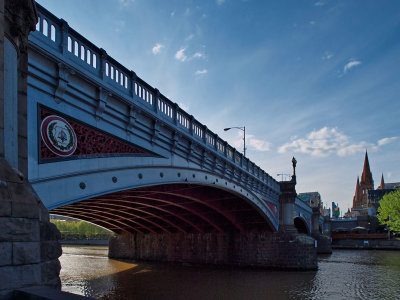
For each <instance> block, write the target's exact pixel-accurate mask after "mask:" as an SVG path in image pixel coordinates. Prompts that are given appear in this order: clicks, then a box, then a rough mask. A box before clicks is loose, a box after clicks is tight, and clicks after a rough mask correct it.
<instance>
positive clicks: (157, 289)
mask: <svg viewBox="0 0 400 300" xmlns="http://www.w3.org/2000/svg"><path fill="white" fill-rule="evenodd" d="M315 274H316V272H315V271H312V272H280V271H271V270H260V269H256V270H251V269H248V268H246V269H237V268H219V267H205V266H182V265H168V264H151V263H145V264H143V263H141V264H140V265H138V266H137V267H134V268H131V269H129V270H126V271H122V272H119V273H115V274H112V275H108V276H104V277H100V278H96V279H92V280H90V281H88V286H90V287H91V289H92V290H99V288H101V287H105V286H110V282H112V284H111V286H112V288H111V289H107V290H103V291H102V292H100V293H97V294H96V295H92V296H94V297H98V298H101V299H291V298H292V299H294V298H293V297H292V296H291V295H290V290H291V289H293V287H294V286H298V287H301V286H302V287H304V286H305V285H307V284H308V283H309V282H312V281H313V278H314V277H315ZM289 287H291V288H289Z"/></svg>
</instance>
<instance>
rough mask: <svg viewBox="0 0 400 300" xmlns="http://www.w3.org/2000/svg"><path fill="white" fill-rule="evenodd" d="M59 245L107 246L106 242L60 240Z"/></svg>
mask: <svg viewBox="0 0 400 300" xmlns="http://www.w3.org/2000/svg"><path fill="white" fill-rule="evenodd" d="M60 243H61V245H85V246H92V245H93V246H108V239H107V240H60Z"/></svg>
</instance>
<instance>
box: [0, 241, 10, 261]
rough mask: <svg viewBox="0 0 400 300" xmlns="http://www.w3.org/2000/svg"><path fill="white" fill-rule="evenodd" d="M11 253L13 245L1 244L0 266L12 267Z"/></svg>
mask: <svg viewBox="0 0 400 300" xmlns="http://www.w3.org/2000/svg"><path fill="white" fill-rule="evenodd" d="M11 253H12V244H11V242H3V243H0V266H6V265H11V263H12V261H11Z"/></svg>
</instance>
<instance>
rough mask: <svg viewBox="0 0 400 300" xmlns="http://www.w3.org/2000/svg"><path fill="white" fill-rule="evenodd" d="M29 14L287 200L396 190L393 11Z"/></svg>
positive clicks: (298, 5) (397, 51)
mask: <svg viewBox="0 0 400 300" xmlns="http://www.w3.org/2000/svg"><path fill="white" fill-rule="evenodd" d="M37 2H38V3H40V4H42V5H43V6H44V7H46V8H47V9H48V10H50V11H51V12H52V13H53V14H55V15H56V16H58V17H59V18H63V19H65V20H66V21H67V22H68V23H69V25H70V26H71V27H73V28H74V29H76V30H77V31H78V32H80V33H81V34H82V35H83V36H85V37H86V38H88V39H89V40H90V41H92V42H93V43H94V44H95V45H97V46H98V47H102V48H104V49H105V50H106V51H107V53H108V54H109V55H111V56H112V57H114V58H115V59H116V60H117V61H119V62H120V63H122V64H123V65H125V66H126V67H127V68H129V69H132V70H133V71H135V72H136V74H137V75H138V76H140V77H141V78H142V79H144V80H145V81H147V82H148V83H149V84H151V85H152V86H153V87H156V88H158V89H159V90H160V92H161V93H163V94H164V95H166V96H167V97H169V98H170V99H171V100H172V101H174V102H177V103H179V105H180V106H181V107H182V108H184V109H186V110H187V111H188V112H189V113H190V114H192V115H194V116H195V118H196V119H197V120H199V121H200V122H202V123H203V124H205V125H207V126H208V128H210V129H211V130H212V131H214V132H215V133H217V134H219V136H220V137H222V138H223V139H225V140H227V141H228V142H229V143H230V144H232V145H234V146H235V147H236V148H237V149H238V150H242V148H243V146H242V137H241V133H242V132H241V131H240V130H230V131H228V132H224V131H223V128H225V127H231V126H246V142H247V145H248V147H247V156H248V157H249V158H250V159H251V160H252V161H254V162H255V163H256V164H257V165H259V166H260V167H262V168H263V169H264V170H265V171H266V172H268V173H269V174H270V175H272V176H273V177H274V178H276V179H279V178H278V176H277V174H278V173H291V162H290V160H291V157H292V156H293V155H294V156H295V157H296V159H297V161H298V164H297V173H298V174H297V175H298V177H297V180H298V185H297V192H308V191H319V192H320V194H321V196H322V200H323V201H324V203H325V205H326V206H329V207H330V206H331V202H332V201H334V202H337V203H339V207H340V208H341V209H342V210H347V208H349V207H351V205H352V198H353V195H354V189H355V184H356V179H357V176H360V175H361V171H362V167H363V160H364V153H365V150H366V149H368V155H369V159H370V165H371V171H372V174H373V177H374V181H375V185H376V186H377V185H379V181H380V176H381V173H383V174H384V177H385V181H386V182H396V181H400V157H399V152H400V115H399V113H400V99H399V98H400V83H399V81H400V80H399V79H400V1H396V0H391V1H389V0H380V1H376V0H373V1H368V0H365V1H352V0H342V1H329V0H315V1H305V0H303V1H301V0H291V1H289V0H282V1H256V0H203V1H200V0H187V1H185V0H171V1H164V0H102V1H95V0H80V1H77V0H69V1H56V0H38V1H37Z"/></svg>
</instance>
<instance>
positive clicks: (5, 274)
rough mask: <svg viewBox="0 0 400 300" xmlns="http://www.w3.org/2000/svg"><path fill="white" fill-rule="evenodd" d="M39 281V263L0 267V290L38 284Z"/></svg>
mask: <svg viewBox="0 0 400 300" xmlns="http://www.w3.org/2000/svg"><path fill="white" fill-rule="evenodd" d="M40 281H41V266H40V264H32V265H21V266H7V267H0V291H2V290H11V289H15V288H21V287H24V286H29V285H38V284H40Z"/></svg>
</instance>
